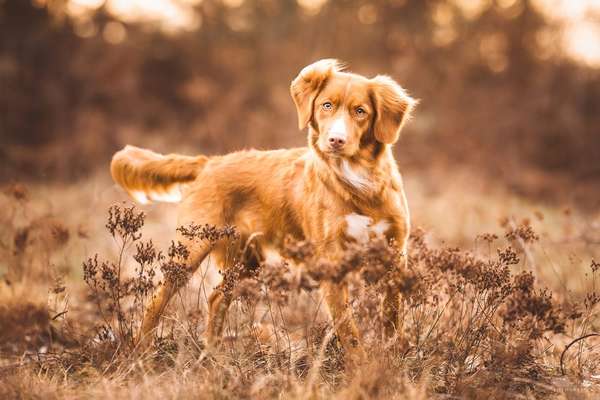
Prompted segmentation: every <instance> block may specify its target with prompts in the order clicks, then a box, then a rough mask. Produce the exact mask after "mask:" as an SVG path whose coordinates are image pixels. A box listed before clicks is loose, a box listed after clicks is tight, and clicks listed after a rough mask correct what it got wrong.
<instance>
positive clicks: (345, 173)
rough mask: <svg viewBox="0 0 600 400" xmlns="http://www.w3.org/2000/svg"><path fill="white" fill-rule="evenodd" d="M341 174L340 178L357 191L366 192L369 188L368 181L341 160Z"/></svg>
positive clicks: (369, 183) (346, 162)
mask: <svg viewBox="0 0 600 400" xmlns="http://www.w3.org/2000/svg"><path fill="white" fill-rule="evenodd" d="M341 172H342V178H343V179H344V180H345V181H346V182H348V183H349V184H350V185H352V186H354V187H355V188H357V189H358V190H361V191H368V190H369V189H370V188H371V182H370V181H369V179H367V177H365V176H363V175H362V174H360V173H359V172H357V171H355V170H354V169H353V168H352V167H351V166H350V163H349V162H348V161H347V160H342V163H341Z"/></svg>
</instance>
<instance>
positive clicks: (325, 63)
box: [290, 58, 343, 129]
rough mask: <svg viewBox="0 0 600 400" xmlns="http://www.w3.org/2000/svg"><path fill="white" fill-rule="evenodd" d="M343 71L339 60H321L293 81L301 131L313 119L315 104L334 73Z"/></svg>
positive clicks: (292, 87)
mask: <svg viewBox="0 0 600 400" xmlns="http://www.w3.org/2000/svg"><path fill="white" fill-rule="evenodd" d="M342 69H343V66H342V64H341V63H340V62H339V61H337V60H334V59H331V58H328V59H324V60H319V61H316V62H314V63H312V64H310V65H308V66H306V67H304V68H303V69H302V71H300V73H299V74H298V76H297V77H296V78H295V79H294V80H293V81H292V84H291V86H290V93H291V95H292V99H294V103H295V104H296V110H297V111H298V127H299V128H300V129H304V128H306V126H307V125H308V123H309V122H310V120H311V119H312V113H313V104H314V102H315V99H316V97H317V95H318V94H319V92H320V91H321V89H323V87H324V86H325V83H326V82H327V79H329V78H330V77H331V75H332V74H333V73H334V72H337V71H341V70H342Z"/></svg>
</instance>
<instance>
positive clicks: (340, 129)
mask: <svg viewBox="0 0 600 400" xmlns="http://www.w3.org/2000/svg"><path fill="white" fill-rule="evenodd" d="M329 138H336V139H343V140H348V129H346V122H344V117H339V118H337V119H336V120H335V121H333V123H332V124H331V127H330V128H329Z"/></svg>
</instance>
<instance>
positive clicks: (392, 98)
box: [371, 75, 417, 144]
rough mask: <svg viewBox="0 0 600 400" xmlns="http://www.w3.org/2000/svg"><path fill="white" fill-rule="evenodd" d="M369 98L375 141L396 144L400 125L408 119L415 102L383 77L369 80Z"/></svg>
mask: <svg viewBox="0 0 600 400" xmlns="http://www.w3.org/2000/svg"><path fill="white" fill-rule="evenodd" d="M371 98H372V100H373V103H374V106H375V121H374V126H373V129H374V132H375V139H377V141H379V142H381V143H386V144H393V143H396V141H397V140H398V137H399V136H400V130H401V129H402V125H403V124H404V122H405V121H406V120H407V119H408V118H409V117H410V113H411V112H412V110H413V108H414V107H415V106H416V104H417V101H416V100H414V99H413V98H412V97H410V96H409V95H408V94H407V93H406V91H405V90H404V89H402V87H401V86H400V85H398V84H397V83H396V82H395V81H394V80H393V79H392V78H390V77H388V76H385V75H377V76H376V77H375V78H373V79H371Z"/></svg>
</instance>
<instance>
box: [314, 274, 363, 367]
mask: <svg viewBox="0 0 600 400" xmlns="http://www.w3.org/2000/svg"><path fill="white" fill-rule="evenodd" d="M321 289H322V290H323V292H324V294H325V300H326V301H327V306H328V308H329V313H330V314H331V318H332V320H333V325H334V328H335V332H336V334H337V336H338V339H339V341H340V343H341V344H342V347H343V348H344V352H345V354H346V357H347V358H346V362H347V364H349V365H350V367H355V366H357V365H360V364H361V363H362V362H363V361H364V359H365V352H364V349H363V348H362V345H361V343H360V335H359V332H358V329H357V327H356V324H355V322H354V318H353V316H352V310H351V309H350V305H349V304H348V285H347V284H345V283H340V284H336V283H331V282H324V283H322V284H321Z"/></svg>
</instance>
